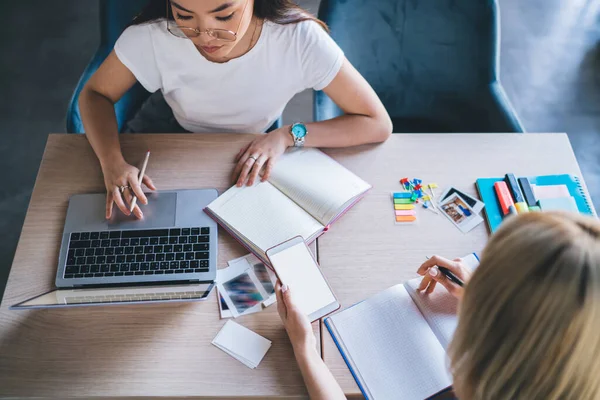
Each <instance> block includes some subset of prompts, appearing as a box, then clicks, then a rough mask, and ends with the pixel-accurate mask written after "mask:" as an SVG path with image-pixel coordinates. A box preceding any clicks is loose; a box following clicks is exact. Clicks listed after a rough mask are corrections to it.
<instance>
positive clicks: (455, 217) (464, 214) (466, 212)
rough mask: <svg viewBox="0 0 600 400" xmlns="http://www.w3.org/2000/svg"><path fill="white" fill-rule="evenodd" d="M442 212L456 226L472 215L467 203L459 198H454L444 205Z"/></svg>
mask: <svg viewBox="0 0 600 400" xmlns="http://www.w3.org/2000/svg"><path fill="white" fill-rule="evenodd" d="M442 211H444V212H445V213H446V214H448V216H449V217H450V218H451V219H452V221H454V222H455V223H457V224H460V223H461V222H463V221H465V220H466V219H467V218H469V217H470V216H471V215H473V213H472V212H471V210H470V208H469V206H468V205H467V203H465V201H464V200H463V199H462V198H460V197H459V196H454V197H453V199H452V200H451V201H449V202H448V203H444V204H443V205H442Z"/></svg>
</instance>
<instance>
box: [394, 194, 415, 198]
mask: <svg viewBox="0 0 600 400" xmlns="http://www.w3.org/2000/svg"><path fill="white" fill-rule="evenodd" d="M410 196H412V195H411V193H410V192H394V198H395V199H410Z"/></svg>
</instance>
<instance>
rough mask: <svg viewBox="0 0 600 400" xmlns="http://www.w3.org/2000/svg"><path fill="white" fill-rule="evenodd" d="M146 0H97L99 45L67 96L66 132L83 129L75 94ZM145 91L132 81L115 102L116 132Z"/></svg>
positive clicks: (77, 98)
mask: <svg viewBox="0 0 600 400" xmlns="http://www.w3.org/2000/svg"><path fill="white" fill-rule="evenodd" d="M147 3H148V1H147V0H127V1H123V0H100V46H99V47H98V50H97V51H96V54H95V55H94V57H93V58H92V61H91V62H90V64H89V65H88V66H87V68H86V69H85V71H84V72H83V75H82V76H81V78H80V79H79V83H77V87H76V89H75V93H74V94H73V97H72V98H71V104H70V105H69V110H68V113H67V132H69V133H84V129H83V123H82V122H81V114H80V113H79V104H78V102H79V94H80V93H81V90H82V89H83V87H84V86H85V84H86V82H87V81H88V79H90V77H91V76H92V75H93V74H94V72H96V70H97V69H98V67H100V65H101V64H102V62H104V60H105V59H106V57H108V55H109V54H110V52H111V51H112V50H113V47H114V46H115V42H116V41H117V39H118V38H119V36H120V35H121V33H122V32H123V31H124V30H125V28H126V27H127V26H128V25H129V24H130V23H131V21H132V20H133V18H134V17H135V16H136V15H137V14H139V12H140V11H141V10H142V8H144V6H145V5H146V4H147ZM149 95H150V93H148V92H147V91H146V90H145V89H144V88H143V87H142V85H140V84H139V83H136V84H135V85H134V86H133V87H132V88H131V89H130V90H129V91H128V92H127V93H126V94H125V95H124V96H123V97H122V98H121V100H119V101H118V102H117V104H115V112H116V114H117V123H118V125H119V132H120V131H122V129H123V127H124V126H125V123H126V122H127V121H128V120H129V119H130V118H131V117H133V116H134V115H135V113H136V112H137V110H138V109H139V108H140V106H141V105H142V103H143V102H144V101H145V100H146V98H148V96H149Z"/></svg>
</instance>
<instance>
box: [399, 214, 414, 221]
mask: <svg viewBox="0 0 600 400" xmlns="http://www.w3.org/2000/svg"><path fill="white" fill-rule="evenodd" d="M416 220H417V217H415V216H408V215H407V216H396V222H415V221H416Z"/></svg>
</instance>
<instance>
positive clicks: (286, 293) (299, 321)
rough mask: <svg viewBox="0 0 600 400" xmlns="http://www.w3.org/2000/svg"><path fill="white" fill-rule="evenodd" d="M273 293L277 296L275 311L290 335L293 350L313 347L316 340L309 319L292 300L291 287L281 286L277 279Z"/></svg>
mask: <svg viewBox="0 0 600 400" xmlns="http://www.w3.org/2000/svg"><path fill="white" fill-rule="evenodd" d="M284 289H285V290H284ZM275 293H276V296H277V311H278V312H279V316H280V317H281V320H282V321H283V325H284V326H285V330H286V331H287V334H288V336H289V337H290V342H291V343H292V347H294V349H295V351H301V350H305V349H307V348H311V349H312V348H315V346H316V345H317V340H316V339H315V335H314V334H313V331H312V326H311V325H310V321H309V320H308V317H307V316H306V315H305V314H303V313H302V312H301V311H300V309H299V308H298V306H297V305H296V303H295V302H294V297H293V294H292V291H291V289H290V288H289V287H287V286H281V282H279V281H277V285H276V287H275Z"/></svg>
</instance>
